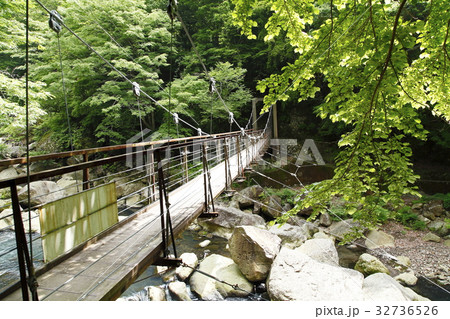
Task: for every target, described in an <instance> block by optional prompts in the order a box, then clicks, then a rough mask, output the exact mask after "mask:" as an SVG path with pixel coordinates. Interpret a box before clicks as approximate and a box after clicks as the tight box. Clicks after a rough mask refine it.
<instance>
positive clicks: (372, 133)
mask: <svg viewBox="0 0 450 319" xmlns="http://www.w3.org/2000/svg"><path fill="white" fill-rule="evenodd" d="M233 3H234V4H235V11H234V13H233V16H234V18H235V20H236V24H237V25H239V26H240V27H241V28H242V32H243V33H244V34H246V35H247V36H249V37H250V38H251V37H253V36H252V31H253V28H254V27H255V26H256V23H255V19H254V15H253V14H254V10H256V8H258V6H260V5H261V4H262V3H264V4H266V5H267V4H268V5H269V7H270V17H269V18H268V19H267V22H266V24H265V28H266V30H267V33H268V34H267V36H266V37H265V40H266V41H272V39H275V38H277V37H284V39H285V41H289V43H290V44H291V46H292V47H293V48H294V49H295V51H296V52H298V53H299V55H298V58H297V59H296V61H295V62H294V63H292V64H288V65H286V66H285V67H284V68H283V69H282V72H281V73H277V74H272V75H271V76H270V77H268V78H266V79H265V80H263V81H261V82H260V83H259V86H258V88H259V89H260V90H261V91H263V92H264V91H265V92H266V93H267V94H266V96H265V99H264V101H265V105H266V109H267V108H268V107H270V105H272V104H273V103H275V102H276V101H279V100H282V101H283V100H287V99H288V98H289V96H290V95H291V94H292V93H291V92H296V93H298V94H299V96H300V100H305V99H307V98H309V97H312V96H314V94H315V92H316V91H317V90H318V88H316V87H315V85H316V83H315V79H316V78H315V75H316V74H321V75H323V76H324V79H325V81H326V84H327V86H328V88H329V90H330V92H329V93H328V94H327V95H326V97H325V101H324V103H323V104H321V105H320V106H318V107H317V114H318V115H319V116H320V117H322V118H324V119H330V120H332V121H333V122H338V123H339V122H340V123H344V124H346V125H347V126H348V127H350V128H351V130H350V131H348V132H347V133H345V134H344V135H343V136H342V138H341V140H340V142H339V145H340V147H341V152H340V154H339V156H338V158H337V159H336V164H337V168H336V171H335V176H334V178H333V179H332V180H328V181H324V182H322V183H318V184H316V185H314V186H312V187H310V188H309V189H305V195H306V196H304V197H303V199H302V201H301V202H299V203H298V206H297V207H296V209H294V210H293V212H296V211H298V210H299V209H302V208H305V207H313V208H314V209H315V211H316V212H319V211H321V210H323V209H324V207H325V205H326V204H327V203H328V201H329V200H330V198H332V197H333V196H343V197H344V198H345V199H346V200H347V201H348V202H349V203H351V205H352V206H353V207H354V208H355V209H356V208H357V209H358V211H360V212H361V213H360V217H361V218H363V219H364V220H366V221H372V222H373V221H374V218H371V216H372V215H373V214H371V212H373V211H374V207H375V206H376V205H386V204H387V203H390V204H397V203H399V199H400V197H401V196H402V195H403V194H404V193H409V192H413V188H412V185H413V184H414V182H415V181H416V179H417V178H418V176H416V175H415V174H414V172H413V170H412V168H411V164H410V157H411V149H410V146H409V145H408V143H406V141H405V138H406V137H408V138H416V139H425V138H426V134H427V132H426V130H425V129H424V127H423V125H422V123H421V120H420V118H419V113H418V109H423V108H425V109H430V110H432V112H433V113H434V114H435V115H436V116H440V117H443V118H445V119H446V120H447V121H449V120H450V110H449V93H448V87H449V84H450V81H449V79H448V66H447V64H448V63H449V62H450V59H449V55H448V50H449V43H448V33H449V26H450V14H449V11H448V3H447V2H446V1H444V0H438V1H433V2H431V1H408V2H407V1H406V0H403V1H399V2H394V1H384V2H378V1H377V2H375V1H346V0H334V1H330V2H326V1H319V2H314V1H309V0H303V1H298V0H296V1H294V0H283V1H280V0H269V1H256V0H233ZM418 8H420V9H418ZM419 13H420V15H418V14H419ZM327 15H328V16H327ZM281 31H284V33H281ZM374 198H376V200H375V201H374V200H371V199H374ZM375 219H376V218H375Z"/></svg>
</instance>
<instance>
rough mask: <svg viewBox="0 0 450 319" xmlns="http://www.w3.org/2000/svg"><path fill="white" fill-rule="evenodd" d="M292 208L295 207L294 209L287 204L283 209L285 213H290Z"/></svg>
mask: <svg viewBox="0 0 450 319" xmlns="http://www.w3.org/2000/svg"><path fill="white" fill-rule="evenodd" d="M292 208H293V207H292V205H291V204H289V203H286V204H284V205H283V209H282V210H283V211H284V212H288V211H290V210H291V209H292Z"/></svg>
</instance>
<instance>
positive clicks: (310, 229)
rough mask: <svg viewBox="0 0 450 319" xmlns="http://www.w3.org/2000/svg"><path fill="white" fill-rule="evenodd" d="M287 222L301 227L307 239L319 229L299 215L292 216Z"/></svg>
mask: <svg viewBox="0 0 450 319" xmlns="http://www.w3.org/2000/svg"><path fill="white" fill-rule="evenodd" d="M287 224H290V225H294V226H298V227H301V228H302V229H303V231H304V233H305V234H306V235H307V237H308V239H311V238H312V237H313V236H314V234H315V233H317V232H318V231H319V228H318V227H317V226H316V225H314V224H313V223H310V222H307V221H306V220H304V219H303V218H301V217H298V216H292V217H290V218H289V219H288V220H287Z"/></svg>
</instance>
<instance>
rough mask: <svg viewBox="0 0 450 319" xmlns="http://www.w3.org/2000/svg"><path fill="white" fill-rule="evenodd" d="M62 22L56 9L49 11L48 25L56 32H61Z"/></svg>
mask: <svg viewBox="0 0 450 319" xmlns="http://www.w3.org/2000/svg"><path fill="white" fill-rule="evenodd" d="M62 24H63V19H62V17H61V15H60V14H59V13H58V12H57V11H56V10H52V11H50V18H49V19H48V25H49V26H50V28H51V29H52V30H53V31H55V32H56V33H59V32H61V29H62Z"/></svg>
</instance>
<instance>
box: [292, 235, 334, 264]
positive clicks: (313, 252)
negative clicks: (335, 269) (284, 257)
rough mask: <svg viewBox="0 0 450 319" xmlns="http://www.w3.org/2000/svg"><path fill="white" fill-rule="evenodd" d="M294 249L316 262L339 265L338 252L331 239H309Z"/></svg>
mask: <svg viewBox="0 0 450 319" xmlns="http://www.w3.org/2000/svg"><path fill="white" fill-rule="evenodd" d="M296 250H298V251H300V252H302V253H304V254H305V255H308V256H309V257H311V258H312V259H314V260H316V261H318V262H321V263H326V264H329V265H332V266H339V257H338V253H337V250H336V247H335V246H334V241H333V240H331V239H310V240H307V241H305V243H304V244H303V245H301V246H300V247H299V248H297V249H296Z"/></svg>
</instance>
